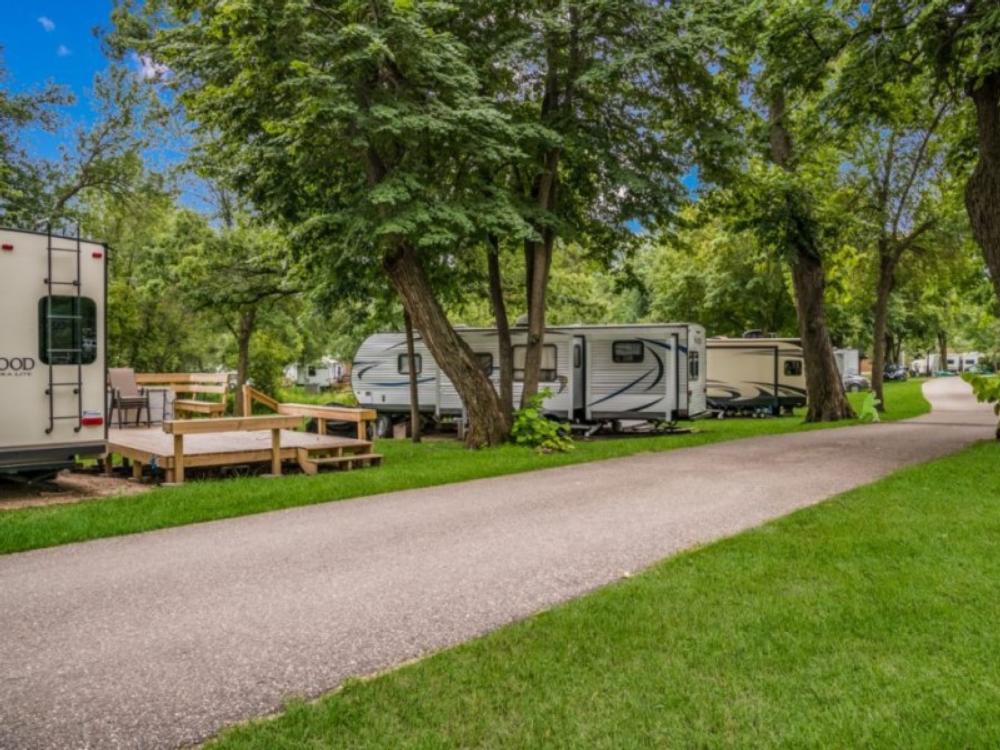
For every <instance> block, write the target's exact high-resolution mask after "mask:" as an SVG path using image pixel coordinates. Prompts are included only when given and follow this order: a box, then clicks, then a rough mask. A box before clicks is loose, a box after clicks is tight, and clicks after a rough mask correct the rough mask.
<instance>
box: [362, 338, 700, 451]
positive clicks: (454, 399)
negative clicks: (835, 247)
mask: <svg viewBox="0 0 1000 750" xmlns="http://www.w3.org/2000/svg"><path fill="white" fill-rule="evenodd" d="M458 332H459V335H461V337H462V338H463V339H464V340H465V341H466V343H468V344H469V346H470V347H471V348H472V351H473V352H474V353H475V355H476V357H477V358H478V359H479V361H480V362H481V363H482V366H483V370H484V372H486V373H487V374H488V375H489V377H490V380H491V381H492V382H493V384H494V387H497V386H498V385H499V377H500V374H499V357H500V355H499V348H498V345H497V334H496V330H495V329H493V328H459V329H458ZM511 339H512V343H513V345H514V400H515V403H517V402H518V401H519V400H520V395H521V375H522V374H523V369H524V358H525V351H526V342H527V331H526V330H525V329H524V328H520V327H518V328H514V329H513V330H512V331H511ZM414 355H415V356H414V366H415V367H416V374H417V384H418V393H417V398H418V401H419V402H420V410H421V411H422V412H423V413H425V414H428V415H431V416H433V417H435V418H440V417H454V416H459V415H461V414H462V412H463V408H462V401H461V399H460V398H459V396H458V392H457V391H456V389H455V386H454V384H453V383H452V382H451V381H450V380H449V379H448V377H447V376H446V375H445V374H444V372H443V371H442V370H441V369H440V368H439V367H438V365H437V363H436V362H435V361H434V358H433V357H432V356H431V354H430V352H429V351H428V350H427V348H426V347H425V346H424V344H423V341H422V340H421V339H420V336H419V334H418V335H417V337H416V342H415V350H414ZM704 362H705V330H704V328H702V327H701V326H699V325H695V324H690V323H664V324H635V325H595V326H584V325H572V326H558V327H553V328H550V329H547V331H546V333H545V344H544V349H543V352H542V366H541V380H542V382H541V387H542V388H544V389H548V390H549V391H551V393H552V395H551V396H550V397H549V398H547V399H546V400H545V402H544V408H545V411H546V412H547V413H548V414H549V415H551V416H553V417H556V418H559V419H565V420H567V421H573V422H579V423H590V424H593V423H600V422H608V421H612V420H623V419H625V420H647V421H667V422H672V421H675V420H678V419H689V418H692V417H695V416H698V415H700V414H702V413H704V412H705V411H706V409H707V405H706V402H705V369H704ZM409 367H410V362H409V357H408V356H407V354H406V337H405V336H404V334H402V333H379V334H375V335H374V336H370V337H369V338H367V339H366V340H365V341H364V343H362V344H361V347H360V348H359V349H358V353H357V355H356V356H355V360H354V365H353V368H352V372H351V385H352V387H353V389H354V394H355V396H356V397H357V399H358V403H359V404H360V405H361V406H364V407H367V408H371V409H375V410H376V411H378V412H379V416H380V420H379V432H380V433H382V434H385V433H386V432H387V431H388V429H389V427H390V426H391V424H392V420H393V419H394V417H396V418H398V417H401V416H402V415H403V414H405V413H407V412H409V409H410V391H409V373H410V370H409Z"/></svg>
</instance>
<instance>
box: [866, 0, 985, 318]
mask: <svg viewBox="0 0 1000 750" xmlns="http://www.w3.org/2000/svg"><path fill="white" fill-rule="evenodd" d="M864 10H865V12H864V13H862V14H860V15H859V19H860V23H859V25H858V29H857V32H856V34H855V35H854V45H853V48H854V50H855V51H856V60H855V65H856V67H857V69H858V71H859V73H858V75H857V77H856V78H857V81H858V85H859V86H864V88H865V90H866V91H867V92H868V94H869V96H873V97H874V96H880V95H881V91H882V88H883V87H884V86H885V85H886V84H887V83H891V82H893V81H896V80H899V79H903V78H909V77H912V76H914V75H922V74H924V73H925V72H930V73H932V74H933V75H934V76H935V77H936V79H937V80H938V81H939V83H940V85H941V90H942V93H943V94H950V95H951V96H953V97H955V99H956V100H958V99H960V100H964V102H966V103H967V104H968V105H970V107H971V109H972V110H973V118H972V123H973V124H972V126H971V128H970V131H971V134H972V135H973V138H972V151H973V152H974V154H975V156H974V159H975V167H974V169H973V170H972V173H971V174H970V175H969V178H968V181H967V182H966V185H965V206H966V211H967V213H968V216H969V222H970V225H971V228H972V234H973V236H974V237H975V239H976V242H977V243H978V244H979V246H980V248H981V249H982V252H983V256H984V258H985V260H986V264H987V266H988V267H989V269H990V277H991V279H992V282H993V287H994V290H995V291H996V293H997V296H998V299H1000V210H998V206H1000V6H998V5H997V2H996V0H965V1H964V2H951V1H950V0H875V1H874V2H872V3H870V4H868V3H865V4H864Z"/></svg>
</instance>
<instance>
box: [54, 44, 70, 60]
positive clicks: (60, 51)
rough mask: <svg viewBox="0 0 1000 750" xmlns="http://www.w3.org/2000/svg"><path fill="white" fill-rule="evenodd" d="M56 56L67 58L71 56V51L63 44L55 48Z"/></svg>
mask: <svg viewBox="0 0 1000 750" xmlns="http://www.w3.org/2000/svg"><path fill="white" fill-rule="evenodd" d="M56 54H57V55H59V57H69V56H70V55H72V54H73V51H72V50H71V49H70V48H69V47H67V46H66V45H65V44H60V45H59V46H58V47H56Z"/></svg>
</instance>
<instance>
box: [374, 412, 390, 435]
mask: <svg viewBox="0 0 1000 750" xmlns="http://www.w3.org/2000/svg"><path fill="white" fill-rule="evenodd" d="M375 437H377V438H391V437H392V417H390V416H389V415H388V414H379V415H378V418H377V419H376V420H375Z"/></svg>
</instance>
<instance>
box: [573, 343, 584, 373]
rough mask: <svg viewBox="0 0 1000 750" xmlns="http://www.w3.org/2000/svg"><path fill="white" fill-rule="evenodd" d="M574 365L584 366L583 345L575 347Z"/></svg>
mask: <svg viewBox="0 0 1000 750" xmlns="http://www.w3.org/2000/svg"><path fill="white" fill-rule="evenodd" d="M573 367H574V368H578V367H583V347H580V346H574V347H573Z"/></svg>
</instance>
